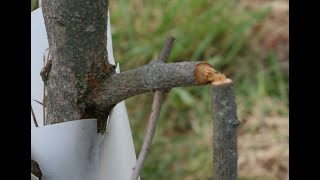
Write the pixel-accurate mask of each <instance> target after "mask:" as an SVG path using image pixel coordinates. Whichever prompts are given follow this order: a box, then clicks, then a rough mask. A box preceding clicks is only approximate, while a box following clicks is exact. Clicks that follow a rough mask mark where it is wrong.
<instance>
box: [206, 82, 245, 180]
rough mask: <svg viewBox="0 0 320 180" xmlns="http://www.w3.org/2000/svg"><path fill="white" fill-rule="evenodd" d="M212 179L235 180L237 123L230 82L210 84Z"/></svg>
mask: <svg viewBox="0 0 320 180" xmlns="http://www.w3.org/2000/svg"><path fill="white" fill-rule="evenodd" d="M211 96H212V112H213V128H214V129H213V153H214V154H213V179H214V180H221V179H222V180H223V179H230V180H236V179H237V162H238V152H237V130H238V126H239V121H238V118H237V114H236V113H237V107H236V101H235V95H234V90H233V85H232V81H231V80H230V79H225V80H224V81H220V82H216V83H212V86H211Z"/></svg>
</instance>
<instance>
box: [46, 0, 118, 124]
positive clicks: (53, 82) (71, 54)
mask: <svg viewBox="0 0 320 180" xmlns="http://www.w3.org/2000/svg"><path fill="white" fill-rule="evenodd" d="M42 7H43V14H44V20H45V25H46V30H47V36H48V40H49V52H50V54H51V58H52V67H51V70H50V72H49V73H48V75H49V76H48V80H47V82H45V84H46V88H47V99H46V100H47V118H46V124H53V123H60V122H65V121H70V120H75V119H81V118H82V117H84V116H88V115H87V114H88V112H86V105H85V98H86V95H87V94H88V92H90V91H91V90H92V89H94V88H95V87H97V86H99V85H100V84H101V82H102V81H103V80H104V79H106V78H107V77H108V76H110V75H112V74H113V73H114V72H115V70H114V66H112V65H111V64H109V62H108V53H107V49H106V45H107V20H108V0H97V1H88V0H54V1H53V0H43V2H42ZM105 111H108V110H104V112H100V114H108V113H109V112H105ZM105 116H106V117H107V115H105ZM106 117H103V118H105V119H106Z"/></svg>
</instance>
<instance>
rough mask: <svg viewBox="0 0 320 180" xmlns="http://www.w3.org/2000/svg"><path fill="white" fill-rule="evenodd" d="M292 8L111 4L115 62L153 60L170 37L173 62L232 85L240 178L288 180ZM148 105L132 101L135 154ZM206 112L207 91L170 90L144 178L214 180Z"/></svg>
mask: <svg viewBox="0 0 320 180" xmlns="http://www.w3.org/2000/svg"><path fill="white" fill-rule="evenodd" d="M31 2H32V3H31V10H33V9H35V8H37V6H38V5H37V1H36V0H32V1H31ZM288 3H289V2H288V1H287V0H274V1H272V0H242V1H241V0H240V1H230V0H229V1H228V0H197V1H193V0H170V1H167V0H149V1H145V0H131V1H129V0H118V1H112V0H110V3H109V4H110V14H111V24H112V41H113V49H114V57H115V59H116V61H118V62H119V63H120V67H121V71H126V70H129V69H132V68H136V67H139V66H142V65H144V64H146V63H148V62H150V61H151V60H153V59H156V58H157V57H158V54H159V52H160V50H161V48H162V45H163V42H164V40H165V38H166V37H167V36H174V37H175V38H176V41H175V43H174V46H173V50H172V53H171V55H170V57H169V62H178V61H199V60H205V61H208V62H209V63H210V64H212V65H213V66H214V68H215V69H217V70H219V71H221V72H223V73H224V74H226V76H227V77H229V78H231V79H233V81H234V83H235V90H236V96H237V104H238V117H239V120H240V121H241V122H242V125H241V127H240V129H239V176H240V177H239V179H243V180H249V179H287V178H288V162H287V158H288V157H287V156H288V152H287V150H288V121H289V119H288V103H289V100H288V91H289V89H288V79H289V71H288V64H289V56H288V50H289V47H288V41H289V40H288V11H289V10H288ZM152 98H153V94H151V93H148V94H144V95H140V96H136V97H132V98H130V99H128V100H126V105H127V109H128V113H129V117H130V123H131V127H132V132H133V138H134V142H135V148H136V153H137V155H138V154H139V152H140V147H141V145H142V141H143V136H144V134H145V130H146V125H147V120H148V117H149V114H150V110H151V103H152ZM210 109H211V101H210V93H209V87H188V88H174V89H172V90H171V91H170V93H169V94H168V95H167V98H166V100H165V102H164V104H163V106H162V110H161V114H160V120H159V124H158V127H157V130H156V134H155V137H154V140H153V145H152V149H151V151H150V154H149V156H148V158H147V160H146V162H145V166H144V169H143V172H142V174H141V177H142V179H152V180H158V179H159V180H160V179H168V180H171V179H172V180H173V179H187V180H196V179H212V174H211V172H212V170H211V169H212V168H211V167H212V142H211V136H212V120H211V119H212V114H211V110H210ZM279 147H283V148H280V149H279ZM275 148H276V149H275ZM277 148H278V149H277ZM266 157H268V158H267V159H266ZM259 158H260V159H259Z"/></svg>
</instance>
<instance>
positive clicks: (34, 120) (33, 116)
mask: <svg viewBox="0 0 320 180" xmlns="http://www.w3.org/2000/svg"><path fill="white" fill-rule="evenodd" d="M31 113H32V118H33V122H34V125H35V126H36V127H39V125H38V122H37V119H36V116H35V115H34V112H33V108H32V105H31Z"/></svg>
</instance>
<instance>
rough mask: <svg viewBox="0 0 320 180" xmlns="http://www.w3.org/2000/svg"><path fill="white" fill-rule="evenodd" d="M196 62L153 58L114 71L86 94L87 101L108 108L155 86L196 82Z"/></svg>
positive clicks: (188, 84)
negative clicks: (125, 68)
mask: <svg viewBox="0 0 320 180" xmlns="http://www.w3.org/2000/svg"><path fill="white" fill-rule="evenodd" d="M199 63H200V62H181V63H170V64H166V63H163V62H155V61H153V62H151V63H149V64H147V65H145V66H142V67H139V68H137V69H133V70H129V71H126V72H122V73H120V74H115V75H113V76H111V77H109V78H108V79H106V80H105V81H104V82H103V83H102V85H101V86H100V87H99V88H97V89H95V90H93V91H92V92H91V93H90V94H89V95H88V103H90V104H93V105H95V106H99V107H103V106H106V107H107V106H110V105H111V104H116V103H118V102H120V101H122V100H124V99H127V98H129V97H131V96H134V95H138V94H142V93H145V92H154V91H155V90H156V89H170V88H173V87H179V86H191V85H197V84H198V83H197V81H196V79H195V76H194V72H195V70H196V65H197V64H199ZM115 91H116V92H115Z"/></svg>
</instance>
